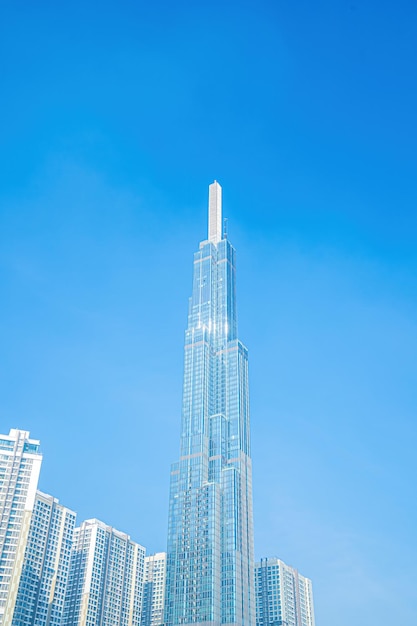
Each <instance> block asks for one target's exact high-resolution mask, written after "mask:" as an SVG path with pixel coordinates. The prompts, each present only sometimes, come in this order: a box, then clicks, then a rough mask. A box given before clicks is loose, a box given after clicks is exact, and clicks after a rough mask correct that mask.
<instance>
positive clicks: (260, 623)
mask: <svg viewBox="0 0 417 626" xmlns="http://www.w3.org/2000/svg"><path fill="white" fill-rule="evenodd" d="M255 586H256V626H315V620H314V606H313V589H312V585H311V580H310V579H309V578H305V577H304V576H301V574H299V573H298V571H297V570H296V569H294V568H293V567H290V566H289V565H286V564H285V563H284V562H283V561H281V560H280V559H277V558H270V559H261V561H260V562H259V563H256V565H255Z"/></svg>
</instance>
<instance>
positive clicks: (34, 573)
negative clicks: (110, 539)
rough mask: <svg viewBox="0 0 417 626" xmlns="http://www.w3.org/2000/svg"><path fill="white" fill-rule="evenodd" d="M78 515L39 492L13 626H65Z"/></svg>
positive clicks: (54, 499)
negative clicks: (70, 567)
mask: <svg viewBox="0 0 417 626" xmlns="http://www.w3.org/2000/svg"><path fill="white" fill-rule="evenodd" d="M75 518H76V515H75V513H74V512H73V511H71V510H70V509H67V508H66V507H64V506H62V504H60V503H59V502H58V500H57V499H56V498H54V497H53V496H49V495H46V494H44V493H41V492H40V491H38V492H37V494H36V498H35V506H34V509H33V514H32V520H31V524H30V529H29V536H28V541H27V544H26V550H25V557H24V561H23V567H22V573H21V576H20V583H19V590H18V593H17V599H16V605H15V610H14V615H13V622H12V626H32V625H33V624H42V626H61V620H62V616H63V610H64V602H65V593H66V590H67V582H68V572H69V563H70V555H71V547H72V540H73V534H74V527H75Z"/></svg>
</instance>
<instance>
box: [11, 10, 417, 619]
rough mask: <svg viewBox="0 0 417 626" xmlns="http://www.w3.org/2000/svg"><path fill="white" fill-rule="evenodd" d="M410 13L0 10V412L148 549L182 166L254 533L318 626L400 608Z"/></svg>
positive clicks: (170, 368)
mask: <svg viewBox="0 0 417 626" xmlns="http://www.w3.org/2000/svg"><path fill="white" fill-rule="evenodd" d="M416 29H417V6H416V5H415V3H412V2H406V1H402V2H401V1H400V2H398V3H396V4H395V5H394V4H393V3H391V2H385V1H383V0H382V1H379V2H371V1H365V2H355V1H350V2H344V1H336V0H333V1H328V2H325V1H320V0H318V1H316V2H307V1H301V0H300V1H296V2H289V1H280V2H278V1H276V2H271V1H270V2H265V1H264V2H262V1H258V2H256V3H255V2H251V1H248V2H243V1H241V2H222V3H220V2H216V1H212V2H210V3H204V2H201V3H192V2H181V1H179V2H176V3H168V2H163V1H161V0H160V1H156V2H153V3H144V2H141V1H140V0H139V1H136V2H128V1H121V2H118V3H115V2H100V3H98V2H90V3H81V2H78V1H74V2H72V3H54V2H43V1H42V0H40V1H39V2H37V3H33V2H31V3H29V2H13V3H12V2H8V1H7V0H6V2H3V3H2V6H1V9H0V59H1V68H0V71H1V81H0V89H1V98H0V111H1V118H0V119H1V122H0V124H1V133H0V145H1V151H0V168H1V172H2V175H1V176H0V293H1V294H2V297H1V307H0V320H1V324H0V346H1V351H0V430H1V432H8V430H9V428H11V427H20V428H25V429H28V430H30V431H31V433H32V435H33V436H34V437H37V438H39V439H41V441H42V447H43V452H44V462H43V469H42V474H41V483H40V486H41V488H42V489H43V490H44V491H47V492H50V493H53V494H54V495H55V496H57V497H59V498H60V500H61V501H62V502H63V503H64V504H66V505H68V506H70V507H72V508H74V509H75V510H77V511H78V513H79V519H80V520H82V519H85V518H87V517H93V516H95V517H98V518H100V519H103V520H104V521H106V522H108V523H110V524H113V525H115V526H116V527H118V528H120V529H121V530H124V531H126V532H129V533H130V534H131V535H132V536H133V537H134V539H136V540H138V541H140V542H141V543H143V544H144V545H145V546H147V548H149V550H151V551H155V550H160V549H164V548H165V541H166V538H165V536H166V521H167V503H168V482H169V466H170V463H171V461H174V460H175V459H176V457H177V455H178V440H179V426H180V407H181V385H182V347H183V331H184V329H185V324H186V313H187V298H188V296H189V295H190V290H191V271H192V255H193V252H194V250H195V249H196V247H197V246H198V243H199V241H200V240H202V239H204V238H205V235H206V203H207V186H208V184H209V183H210V182H212V180H213V179H214V178H216V179H217V180H218V181H219V182H220V183H221V184H222V186H223V193H224V210H225V214H226V216H227V217H228V218H229V236H230V239H231V241H232V242H233V244H234V245H235V246H236V248H237V252H238V304H239V324H240V335H241V338H242V340H243V341H244V342H245V343H246V345H247V346H248V348H249V351H250V374H251V405H252V442H253V464H254V505H255V533H256V535H255V549H256V554H257V556H258V557H261V556H273V555H277V556H279V557H281V558H283V559H284V560H285V561H286V562H287V563H289V564H291V565H293V566H295V567H297V568H299V570H300V571H301V573H303V574H305V575H307V576H309V577H311V578H312V580H313V585H314V593H315V603H316V618H317V624H318V626H335V624H337V626H351V625H352V624H353V623H355V624H359V625H361V624H363V625H365V626H379V625H380V624H381V623H383V622H385V621H386V619H387V618H389V619H394V621H395V622H396V623H399V624H401V625H402V626H414V625H415V623H416V621H417V599H416V593H415V562H416V560H417V545H416V539H415V529H416V523H417V508H416V504H415V482H416V473H417V462H416V460H415V450H416V444H417V428H416V409H417V391H416V390H417V380H416V379H417V373H416V372H417V368H416V366H417V363H416V361H417V358H416V355H417V322H416V320H417V296H416V293H417V290H416V288H417V274H416V269H417V248H416V243H415V242H416V234H417V233H416V231H417V218H416V215H417V213H416V206H417V185H416V166H417V152H416V145H417V130H416V122H415V119H416V118H415V111H416V110H417V80H416V79H417V70H416V63H415V59H416V53H417V50H416V47H417V44H416V41H417V38H416Z"/></svg>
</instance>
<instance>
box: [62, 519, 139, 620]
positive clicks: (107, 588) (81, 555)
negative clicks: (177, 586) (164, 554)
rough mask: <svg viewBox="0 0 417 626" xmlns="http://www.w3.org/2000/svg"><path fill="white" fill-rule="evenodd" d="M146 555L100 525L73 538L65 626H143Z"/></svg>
mask: <svg viewBox="0 0 417 626" xmlns="http://www.w3.org/2000/svg"><path fill="white" fill-rule="evenodd" d="M144 560H145V549H144V548H143V547H142V546H141V545H139V544H138V543H135V542H134V541H132V540H131V539H130V537H129V535H126V534H125V533H122V532H120V531H118V530H116V529H115V528H112V527H111V526H108V525H106V524H104V523H103V522H100V521H99V520H96V519H91V520H86V521H85V522H83V523H82V524H81V526H80V527H79V528H76V529H75V532H74V543H73V549H72V554H71V565H70V574H69V581H68V590H67V596H66V602H65V609H64V618H63V622H62V624H63V626H97V625H98V624H100V625H101V626H140V619H141V608H142V593H143V573H144Z"/></svg>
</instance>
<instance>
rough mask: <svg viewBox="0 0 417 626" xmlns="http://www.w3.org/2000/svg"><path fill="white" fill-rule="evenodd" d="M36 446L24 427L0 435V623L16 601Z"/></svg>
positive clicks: (37, 461)
mask: <svg viewBox="0 0 417 626" xmlns="http://www.w3.org/2000/svg"><path fill="white" fill-rule="evenodd" d="M39 447H40V442H39V441H38V440H36V439H30V438H29V432H28V431H26V430H18V429H14V428H13V429H11V430H10V433H9V434H8V435H0V625H1V626H10V624H11V623H12V618H13V613H14V609H15V605H16V597H17V592H18V588H19V583H20V576H21V572H22V567H23V560H24V555H25V550H26V544H27V540H28V536H29V528H30V523H31V518H32V511H33V507H34V504H35V497H36V489H37V486H38V480H39V472H40V469H41V463H42V455H41V453H40V452H39Z"/></svg>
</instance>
